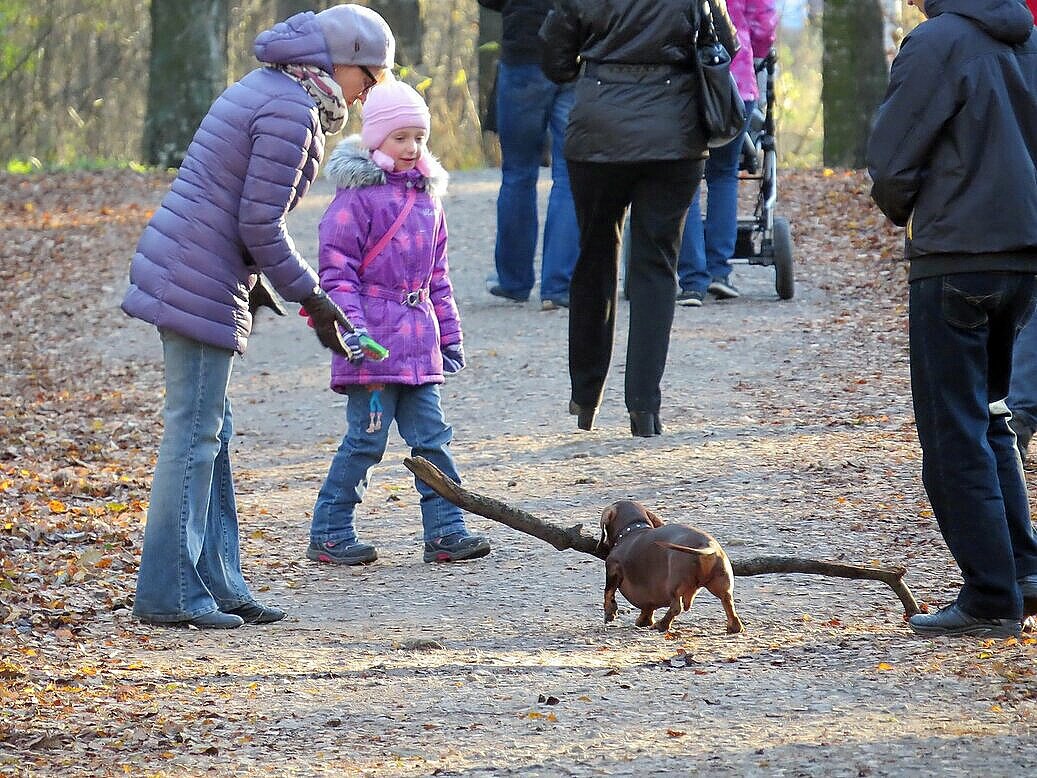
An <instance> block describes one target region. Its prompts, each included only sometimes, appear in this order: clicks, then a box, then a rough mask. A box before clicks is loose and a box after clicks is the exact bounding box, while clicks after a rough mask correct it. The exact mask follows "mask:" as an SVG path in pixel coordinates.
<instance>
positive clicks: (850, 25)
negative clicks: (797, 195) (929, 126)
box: [821, 0, 889, 168]
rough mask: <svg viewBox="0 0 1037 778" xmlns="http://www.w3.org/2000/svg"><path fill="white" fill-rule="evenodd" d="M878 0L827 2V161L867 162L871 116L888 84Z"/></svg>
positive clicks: (857, 165)
mask: <svg viewBox="0 0 1037 778" xmlns="http://www.w3.org/2000/svg"><path fill="white" fill-rule="evenodd" d="M883 29H884V22H883V17H882V8H881V7H880V3H879V0H825V4H824V20H823V22H822V31H823V40H824V56H823V60H822V62H823V64H822V75H823V82H822V86H821V102H822V104H823V106H824V151H823V156H824V163H825V165H828V166H830V167H849V168H860V167H864V165H865V152H866V150H867V143H868V134H869V132H870V131H871V120H872V116H873V115H874V113H875V109H876V108H878V106H879V103H881V102H882V98H883V96H884V94H885V91H886V85H887V84H888V83H889V70H888V68H887V65H886V53H885V45H884V41H883Z"/></svg>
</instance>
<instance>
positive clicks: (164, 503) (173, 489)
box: [133, 330, 253, 621]
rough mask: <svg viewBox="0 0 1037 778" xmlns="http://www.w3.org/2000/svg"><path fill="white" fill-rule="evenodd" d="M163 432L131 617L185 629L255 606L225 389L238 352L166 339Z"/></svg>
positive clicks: (187, 340)
mask: <svg viewBox="0 0 1037 778" xmlns="http://www.w3.org/2000/svg"><path fill="white" fill-rule="evenodd" d="M160 334H161V336H162V349H163V354H164V357H165V377H166V399H165V407H164V410H163V419H164V421H165V430H164V432H163V434H162V443H161V445H160V446H159V452H158V463H157V464H156V465H155V475H154V478H153V479H152V483H151V503H150V505H149V506H148V521H147V525H146V526H145V528H144V547H143V550H142V552H141V558H140V571H139V573H138V575H137V596H136V599H135V600H134V605H133V612H134V614H135V615H136V616H138V617H140V618H143V619H146V620H148V621H185V620H188V619H192V618H194V617H196V616H201V615H204V614H206V613H212V612H214V611H216V610H230V609H233V608H236V607H238V606H240V605H244V604H245V603H247V602H251V601H252V600H253V598H252V595H251V593H250V592H249V589H248V586H247V585H246V584H245V580H244V578H243V577H242V575H241V558H240V556H239V552H238V512H237V506H236V505H235V502H234V482H233V480H232V478H231V470H230V453H229V445H230V439H231V436H232V435H233V417H232V415H231V409H230V400H229V399H228V397H227V386H228V384H229V383H230V374H231V366H232V364H233V361H234V352H232V351H228V350H226V349H221V348H216V347H215V346H209V345H206V344H204V343H199V342H198V341H195V340H191V339H190V338H185V337H182V336H180V335H177V334H175V333H173V332H170V331H168V330H163V331H161V333H160Z"/></svg>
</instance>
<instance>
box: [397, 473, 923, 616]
mask: <svg viewBox="0 0 1037 778" xmlns="http://www.w3.org/2000/svg"><path fill="white" fill-rule="evenodd" d="M403 463H404V464H405V465H406V466H407V469H408V470H410V471H411V472H412V473H414V475H415V477H417V478H420V479H421V480H422V481H424V482H425V483H426V484H428V485H429V486H430V487H431V488H432V489H433V490H434V491H435V492H436V494H438V495H440V496H441V497H443V498H444V499H445V500H449V501H450V502H452V503H453V504H454V505H456V506H457V507H459V508H462V509H463V510H466V511H468V512H469V513H474V514H477V515H479V516H484V517H485V518H487V519H493V520H494V521H499V522H500V523H501V524H506V525H507V526H509V527H511V528H512V529H516V530H518V531H519V532H524V533H526V534H527V535H532V536H533V537H535V538H540V540H544V541H547V542H548V543H550V544H551V545H552V546H554V547H555V548H556V549H558V550H559V551H565V550H566V549H572V550H574V551H582V552H583V553H584V554H590V555H591V556H596V557H598V558H599V559H604V558H605V557H606V556H607V555H608V554H607V553H606V552H604V551H603V550H602V549H601V548H599V547H598V539H597V538H596V537H593V536H588V535H584V534H583V531H582V529H583V525H582V524H575V525H573V526H572V527H569V528H568V529H562V528H561V527H559V526H556V525H554V524H551V523H549V522H546V521H544V520H543V519H540V518H538V517H536V516H534V515H533V514H531V513H527V512H526V511H524V510H521V509H519V508H512V507H511V506H510V505H507V504H505V503H503V502H501V501H500V500H495V499H493V498H492V497H484V496H483V495H481V494H476V493H475V492H471V491H469V490H468V489H465V488H464V487H463V486H461V485H460V484H459V483H457V482H456V481H454V480H453V479H451V478H447V477H446V475H444V474H443V471H442V470H440V469H439V468H438V467H436V466H435V465H433V464H432V463H431V462H429V461H428V460H427V459H424V458H422V457H407V458H406V459H404V460H403ZM731 569H732V570H734V574H735V575H738V576H748V575H768V574H771V573H805V574H807V575H826V576H829V577H834V578H853V579H857V580H870V581H881V582H882V583H884V584H886V585H887V586H889V587H890V588H891V589H892V590H893V592H894V593H895V594H896V595H897V597H899V598H900V602H901V603H902V604H903V606H904V612H905V613H906V614H907V615H908V616H913V615H914V614H916V613H919V612H920V611H919V608H918V603H917V602H916V601H915V598H914V596H913V595H912V594H911V590H910V589H908V588H907V584H905V583H904V574H905V573H906V572H907V571H906V570H905V568H903V567H863V566H861V565H850V564H844V563H842V562H822V561H820V560H817V559H803V558H800V557H790V556H759V557H751V558H749V559H745V560H742V561H737V560H734V559H732V560H731Z"/></svg>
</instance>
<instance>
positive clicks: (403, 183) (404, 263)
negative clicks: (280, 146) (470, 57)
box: [320, 137, 461, 392]
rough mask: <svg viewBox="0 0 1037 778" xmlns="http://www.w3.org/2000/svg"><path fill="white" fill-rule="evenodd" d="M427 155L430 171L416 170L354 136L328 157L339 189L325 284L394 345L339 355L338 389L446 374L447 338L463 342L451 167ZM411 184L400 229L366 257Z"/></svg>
mask: <svg viewBox="0 0 1037 778" xmlns="http://www.w3.org/2000/svg"><path fill="white" fill-rule="evenodd" d="M425 160H426V161H427V162H428V166H429V177H428V178H426V177H425V176H424V175H422V174H421V173H419V172H418V171H417V170H411V171H408V172H405V173H386V172H385V171H384V170H382V169H381V168H380V167H378V165H376V164H375V163H374V162H373V161H372V159H371V155H370V154H369V153H368V152H367V150H365V149H362V148H361V147H360V145H359V138H355V137H354V138H347V139H345V140H344V141H342V143H340V144H339V145H338V146H336V147H335V150H334V151H333V152H332V153H331V156H330V157H329V158H328V163H327V166H326V169H327V172H326V175H327V176H328V178H329V179H331V181H333V182H334V183H335V185H336V186H337V187H338V191H337V192H336V194H335V199H334V200H332V202H331V205H329V206H328V210H327V212H326V213H325V214H324V218H323V219H321V223H320V282H321V286H323V287H324V290H325V291H326V292H327V293H328V295H329V296H330V297H331V299H333V300H334V301H335V302H336V303H338V304H339V306H341V308H342V310H343V311H345V314H346V316H348V317H349V320H350V321H351V322H352V323H353V324H354V326H356V327H365V328H366V329H367V331H368V334H370V336H371V337H372V338H374V339H375V340H377V341H378V342H379V343H381V344H382V345H383V346H385V347H386V348H388V349H389V358H388V359H386V360H383V361H381V362H375V361H374V360H371V359H365V360H364V361H363V362H362V363H360V365H351V364H350V363H349V362H348V361H347V360H346V359H344V358H343V357H341V356H339V355H338V354H332V356H331V388H332V389H334V390H335V391H336V392H344V391H346V390H347V389H349V388H350V387H351V386H356V385H364V384H377V383H386V384H411V385H416V384H429V383H442V382H443V357H442V354H441V353H440V347H441V346H446V345H449V344H451V343H460V342H461V318H460V316H459V315H458V312H457V305H456V304H455V303H454V290H453V288H452V287H451V285H450V278H449V277H448V275H447V252H446V243H447V231H446V220H445V218H444V216H443V206H442V204H441V203H440V200H439V195H441V194H442V193H443V191H444V189H445V187H446V181H447V175H446V172H445V171H444V170H443V168H442V167H440V165H439V163H438V162H437V161H436V160H435V159H434V158H431V157H429V156H427V152H426V157H425ZM411 191H413V192H414V193H415V199H414V204H413V206H412V208H411V210H410V212H409V213H408V214H407V217H406V219H405V221H404V222H403V224H402V226H401V227H400V229H399V231H398V232H396V233H395V235H394V236H393V238H392V239H391V240H390V241H389V243H388V244H386V246H385V248H384V249H383V250H382V251H381V252H379V254H378V255H377V256H375V257H374V258H373V259H371V260H370V262H369V263H367V264H366V265H365V264H364V257H365V256H367V255H368V252H369V251H370V250H371V248H372V247H373V246H375V245H376V244H377V243H379V242H380V241H381V239H382V237H383V236H384V235H385V234H386V233H387V232H388V230H389V228H390V227H391V226H392V224H393V222H395V221H396V218H397V217H398V216H399V214H400V213H401V212H402V210H403V207H404V203H405V201H406V199H407V196H408V193H409V192H411ZM362 266H363V267H362Z"/></svg>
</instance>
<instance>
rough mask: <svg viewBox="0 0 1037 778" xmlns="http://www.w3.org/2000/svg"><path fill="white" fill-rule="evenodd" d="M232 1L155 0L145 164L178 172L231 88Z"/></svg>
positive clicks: (145, 125) (153, 2)
mask: <svg viewBox="0 0 1037 778" xmlns="http://www.w3.org/2000/svg"><path fill="white" fill-rule="evenodd" d="M229 7H230V0H152V2H151V57H150V62H149V66H148V75H149V80H148V108H147V116H146V118H145V120H144V149H143V153H144V160H145V162H147V163H148V164H151V165H159V166H161V167H177V166H179V165H180V163H181V162H182V161H183V159H184V156H185V155H186V153H187V147H188V145H190V143H191V138H193V137H194V133H195V130H196V129H197V128H198V125H199V124H200V123H201V121H202V118H203V117H204V116H205V114H206V112H207V111H208V110H209V106H210V105H211V104H212V101H213V100H214V99H215V98H216V96H217V95H219V94H220V93H221V92H222V91H223V90H224V89H225V88H226V86H227V27H228V19H229Z"/></svg>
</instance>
